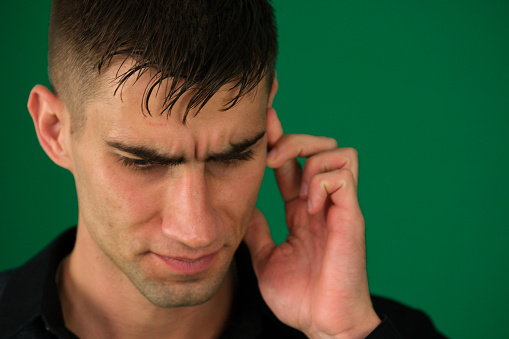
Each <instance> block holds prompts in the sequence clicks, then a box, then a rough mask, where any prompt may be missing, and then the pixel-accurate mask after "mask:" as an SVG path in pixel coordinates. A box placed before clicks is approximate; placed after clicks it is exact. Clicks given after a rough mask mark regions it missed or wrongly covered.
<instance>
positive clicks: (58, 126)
mask: <svg viewBox="0 0 509 339" xmlns="http://www.w3.org/2000/svg"><path fill="white" fill-rule="evenodd" d="M27 106H28V111H29V112H30V115H31V116H32V119H33V121H34V125H35V131H36V132H37V138H38V139H39V143H40V144H41V146H42V148H43V149H44V151H45V152H46V154H47V155H48V156H49V157H50V158H51V160H53V162H55V163H56V164H57V165H59V166H61V167H63V168H67V169H70V165H71V161H70V158H69V147H70V145H69V142H68V141H69V134H70V128H69V127H70V126H69V124H70V119H69V116H68V112H67V111H66V110H65V107H64V105H63V103H62V102H61V101H60V99H59V98H58V97H57V96H56V95H55V94H53V93H52V92H51V91H50V90H49V89H47V88H46V87H44V86H42V85H37V86H35V87H34V88H33V89H32V91H31V92H30V97H29V98H28V105H27Z"/></svg>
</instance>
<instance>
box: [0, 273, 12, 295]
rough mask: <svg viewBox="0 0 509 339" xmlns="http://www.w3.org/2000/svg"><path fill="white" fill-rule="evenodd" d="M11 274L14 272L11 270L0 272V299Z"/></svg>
mask: <svg viewBox="0 0 509 339" xmlns="http://www.w3.org/2000/svg"><path fill="white" fill-rule="evenodd" d="M13 272H14V270H13V269H11V270H8V271H3V272H0V299H1V298H2V295H3V293H4V290H5V286H7V283H8V282H9V278H10V277H11V275H12V273H13Z"/></svg>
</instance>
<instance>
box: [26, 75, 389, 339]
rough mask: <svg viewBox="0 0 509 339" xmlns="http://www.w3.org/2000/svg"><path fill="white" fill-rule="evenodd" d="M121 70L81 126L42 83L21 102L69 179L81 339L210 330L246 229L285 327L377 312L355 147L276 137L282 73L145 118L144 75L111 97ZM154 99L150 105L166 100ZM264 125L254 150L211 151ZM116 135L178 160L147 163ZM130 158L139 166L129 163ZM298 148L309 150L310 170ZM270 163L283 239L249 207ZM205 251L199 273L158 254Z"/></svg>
mask: <svg viewBox="0 0 509 339" xmlns="http://www.w3.org/2000/svg"><path fill="white" fill-rule="evenodd" d="M115 73H116V68H114V67H112V69H110V70H109V71H107V72H106V74H105V75H104V77H103V78H102V82H101V84H100V86H101V88H102V89H103V90H102V91H101V94H100V95H99V96H98V97H97V98H96V99H94V100H93V101H92V102H90V104H88V105H87V106H86V107H85V108H84V111H85V114H86V117H87V121H86V124H85V126H84V127H83V130H82V131H80V132H79V133H77V134H71V132H70V117H69V113H68V112H67V111H66V109H65V106H64V105H63V103H62V102H61V101H60V100H59V99H58V97H56V96H55V95H54V94H52V93H51V92H50V91H49V90H47V89H46V88H44V87H42V86H36V87H35V88H34V89H33V90H32V92H31V95H30V99H29V104H28V107H29V111H30V113H31V115H32V118H33V120H34V123H35V126H36V131H37V135H38V137H39V140H40V143H41V145H42V147H43V148H44V150H45V151H46V153H47V154H48V155H49V156H50V158H51V159H52V160H53V161H54V162H55V163H57V164H58V165H60V166H62V167H64V168H67V169H69V170H70V171H71V172H72V174H73V175H74V177H75V180H76V188H77V192H78V200H79V221H78V234H77V240H76V245H75V248H74V250H73V252H72V253H71V255H70V257H69V259H68V260H66V261H65V263H64V265H63V269H62V274H61V276H60V279H59V288H60V291H59V292H60V299H61V301H62V308H63V314H64V318H65V322H66V326H67V327H68V328H69V329H71V330H72V331H73V332H74V333H76V334H77V335H79V336H80V337H84V338H86V337H90V338H101V337H108V338H138V337H153V338H163V337H164V338H203V336H204V334H208V335H209V336H210V338H215V337H218V336H219V335H220V333H222V332H223V330H224V328H225V326H226V325H227V322H228V318H229V314H230V311H231V302H232V298H233V281H232V280H233V279H232V265H231V261H232V257H233V254H234V252H235V250H236V249H237V247H238V245H239V243H240V242H241V241H242V240H245V242H246V244H247V245H248V247H249V249H250V252H251V254H252V258H253V265H254V268H255V272H256V274H257V276H258V280H259V286H260V290H261V292H262V296H263V298H264V299H265V301H266V303H267V304H268V305H269V307H270V308H271V309H272V311H273V312H274V313H275V314H276V316H277V317H278V318H279V319H280V320H281V321H283V322H285V323H286V324H288V325H289V326H292V327H294V328H297V329H299V330H301V331H302V332H304V333H305V334H306V335H307V336H308V337H310V338H363V337H365V336H366V335H367V334H369V333H370V332H371V331H372V330H373V329H374V328H375V327H376V326H377V325H378V324H379V323H380V319H379V318H378V317H377V315H376V313H375V312H374V310H373V308H372V305H371V301H370V297H369V289H368V283H367V275H366V261H365V243H364V219H363V217H362V213H361V211H360V208H359V205H358V200H357V182H358V160H357V154H356V152H355V150H353V149H350V148H339V149H338V148H337V143H336V141H335V140H333V139H330V138H324V137H315V136H310V135H284V133H283V129H282V127H281V124H280V122H279V119H278V118H277V116H276V113H275V111H274V109H273V108H272V107H271V106H272V100H273V98H274V95H275V92H276V90H277V81H275V82H274V86H273V88H272V89H271V91H270V94H268V95H267V93H268V92H269V91H268V90H267V89H266V88H264V83H262V84H260V85H259V86H258V88H257V89H256V90H255V91H254V92H253V93H252V94H251V95H249V96H247V97H245V98H244V99H242V100H241V101H240V102H239V104H238V105H237V106H235V107H234V108H233V109H231V110H228V111H226V112H221V111H220V110H221V108H222V107H223V105H224V103H225V102H227V101H228V99H229V98H231V95H232V93H230V92H228V91H220V92H219V93H218V94H216V95H215V96H214V97H213V99H212V100H211V102H210V103H208V104H207V105H206V106H205V107H204V109H203V110H202V112H200V114H199V115H198V116H197V117H195V118H192V119H190V120H189V121H188V123H187V125H185V126H184V125H182V123H181V114H180V113H181V112H182V111H183V108H184V107H185V106H186V98H185V97H184V98H183V99H182V100H181V102H179V103H178V104H177V106H176V107H175V109H174V111H173V112H172V115H171V116H170V117H168V118H167V117H166V115H163V116H158V115H157V114H153V116H151V117H150V116H147V115H143V113H142V112H141V108H140V107H141V105H140V102H141V98H142V95H143V90H144V89H145V86H146V84H147V81H149V76H150V75H149V74H148V75H147V77H142V78H140V79H139V80H138V81H137V82H134V81H133V82H131V83H129V84H127V85H126V86H125V87H124V89H123V92H122V96H120V95H117V96H114V95H113V91H114V85H112V84H111V82H110V81H109V80H110V79H111V78H112V77H113V75H114V74H115ZM163 88H164V86H163ZM150 105H151V112H158V111H159V110H160V107H161V106H162V101H161V98H159V97H157V96H155V97H153V98H151V100H150ZM190 116H193V112H191V114H190ZM263 131H266V133H265V134H264V136H263V137H262V138H261V139H259V140H258V141H257V142H256V143H255V144H254V145H252V147H251V148H250V149H249V150H250V151H252V156H251V157H250V158H249V160H242V161H238V162H234V163H230V162H229V163H224V162H223V163H222V162H220V161H214V160H211V154H218V153H225V152H228V150H230V149H231V144H237V143H241V142H242V141H245V140H246V139H249V138H251V139H252V138H253V137H254V136H256V135H259V134H260V133H261V132H263ZM118 144H122V145H124V146H125V145H127V146H129V147H131V148H132V147H140V146H143V147H144V148H145V149H150V150H151V151H153V152H157V153H158V154H160V155H164V156H166V157H172V158H173V159H180V160H179V161H180V162H177V163H178V164H176V165H175V164H173V165H168V164H165V165H160V164H159V165H157V166H149V167H148V168H147V167H146V165H147V164H146V162H145V163H144V162H140V158H139V157H136V156H135V155H134V154H131V153H130V152H126V151H125V147H124V148H123V149H119V148H118V147H113V146H112V145H117V146H118ZM267 149H268V150H269V151H270V152H269V153H268V155H266V150H267ZM126 157H127V158H131V159H134V164H133V161H131V164H130V165H129V166H128V167H126V166H124V165H125V164H123V163H122V159H123V158H126ZM296 157H305V158H307V161H306V164H305V166H304V169H301V168H300V165H299V163H298V162H297V161H296V159H295V158H296ZM182 159H184V160H182ZM124 161H125V159H124ZM265 166H269V167H271V168H273V169H274V173H275V175H276V180H277V183H278V186H279V189H280V191H281V195H282V198H283V200H284V201H285V209H286V213H287V226H288V229H289V236H288V238H287V241H286V242H284V243H283V244H281V245H280V246H276V245H275V244H274V242H273V241H272V239H271V237H270V230H269V227H268V224H267V221H266V220H265V218H264V217H263V214H262V213H261V212H260V211H258V210H256V209H255V207H254V206H255V202H256V198H257V194H258V189H259V186H260V182H261V179H262V177H263V172H264V168H265ZM208 255H212V257H213V260H211V264H210V265H208V266H207V267H206V269H204V270H202V271H200V272H198V273H195V274H182V273H181V272H177V271H176V270H175V269H174V267H173V266H172V265H167V261H166V260H165V259H164V257H171V258H173V259H171V260H173V261H180V262H181V263H182V261H184V262H185V261H186V260H194V259H195V258H203V257H204V256H208ZM196 324H200V326H199V328H198V326H195V325H196Z"/></svg>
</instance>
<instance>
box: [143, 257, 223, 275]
mask: <svg viewBox="0 0 509 339" xmlns="http://www.w3.org/2000/svg"><path fill="white" fill-rule="evenodd" d="M153 254H154V255H155V256H156V257H158V258H159V259H160V260H161V261H162V262H163V263H164V264H165V265H166V266H167V267H168V268H170V269H171V270H172V271H174V272H175V273H177V274H181V275H194V274H199V273H202V272H205V271H206V270H208V269H209V268H210V267H211V266H212V264H213V263H214V260H215V259H216V257H217V254H218V252H214V253H212V254H208V255H204V256H201V257H199V258H182V257H166V256H164V255H160V254H157V253H153Z"/></svg>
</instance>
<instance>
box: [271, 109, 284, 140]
mask: <svg viewBox="0 0 509 339" xmlns="http://www.w3.org/2000/svg"><path fill="white" fill-rule="evenodd" d="M283 134H284V133H283V126H281V122H280V121H279V118H278V117H277V114H276V110H275V109H274V108H272V107H269V108H268V109H267V144H268V148H269V150H270V149H272V147H273V146H274V145H275V144H276V142H278V140H279V139H280V138H281V137H282V136H283Z"/></svg>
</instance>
